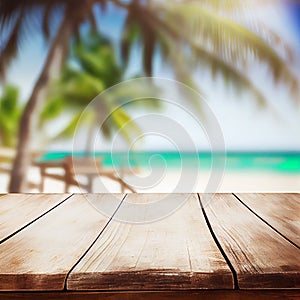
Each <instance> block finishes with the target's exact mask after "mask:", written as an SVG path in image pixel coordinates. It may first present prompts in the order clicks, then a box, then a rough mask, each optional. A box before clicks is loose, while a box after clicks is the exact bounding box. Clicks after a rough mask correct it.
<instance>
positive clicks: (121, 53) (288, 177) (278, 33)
mask: <svg viewBox="0 0 300 300" xmlns="http://www.w3.org/2000/svg"><path fill="white" fill-rule="evenodd" d="M16 2H18V1H16ZM19 2H22V1H19ZM29 2H30V3H31V5H28V7H26V5H24V8H22V7H21V8H20V7H18V6H17V5H15V7H13V5H12V6H10V5H9V4H8V3H9V1H3V2H1V3H2V4H1V5H2V7H1V6H0V68H1V75H3V76H2V81H1V86H0V103H1V106H0V117H1V118H0V143H1V144H0V193H6V192H8V191H9V190H10V191H13V192H39V191H40V190H39V189H38V186H39V182H40V180H41V178H40V169H39V168H38V167H37V165H38V164H39V163H45V162H47V163H51V162H52V161H63V159H64V158H65V157H67V156H72V155H75V156H78V157H80V156H84V155H85V153H84V148H85V147H86V144H88V143H89V130H90V129H89V128H90V123H89V122H87V124H86V126H83V127H82V128H79V129H78V126H77V125H78V122H79V120H80V116H82V112H83V111H84V109H85V108H86V107H87V106H88V105H89V103H90V101H92V100H93V99H94V97H95V96H97V95H98V94H99V93H101V92H103V91H104V90H105V89H107V88H109V87H111V86H113V85H114V84H117V83H119V82H121V81H124V80H128V79H133V78H139V77H143V76H154V77H161V78H168V79H172V80H178V81H180V82H183V83H184V84H186V85H188V86H189V87H191V88H193V89H195V90H197V91H198V92H199V93H200V94H201V95H203V98H204V99H205V101H206V102H207V104H208V105H209V107H210V109H211V111H212V112H213V114H214V115H215V117H216V119H217V121H218V123H219V125H220V128H221V130H222V134H223V137H224V145H225V149H226V152H224V153H217V154H219V155H223V156H224V157H225V158H226V166H225V169H224V174H223V176H222V181H221V182H220V185H219V186H218V188H217V190H216V191H218V192H299V190H300V134H299V131H300V106H299V104H300V93H299V90H300V89H299V85H300V3H299V2H297V1H293V0H289V1H288V0H286V1H284V0H282V1H275V0H274V1H267V0H266V1H252V4H251V1H238V0H237V1H228V0H227V1H226V0H224V1H222V0H218V1H217V0H213V1H198V2H193V1H183V0H182V1H176V3H175V1H174V2H173V3H172V1H163V0H161V1H158V0H156V1H155V0H153V1H151V0H149V1H142V0H140V1H136V0H132V1H121V0H120V1H109V0H107V1H81V4H80V5H81V6H80V5H79V3H80V2H78V1H75V2H76V3H75V2H74V3H75V4H74V6H73V10H74V11H80V10H82V5H85V6H88V5H90V6H92V10H91V11H92V13H93V14H94V17H93V18H92V20H91V19H89V17H90V15H89V13H86V15H83V16H82V15H81V16H80V17H78V20H79V21H78V24H75V25H74V24H73V27H72V26H71V27H70V28H71V29H69V31H70V32H71V33H70V35H68V40H67V44H68V47H66V51H65V53H64V54H63V55H61V58H60V59H61V62H60V63H57V64H58V65H61V66H60V67H59V68H58V70H59V71H56V72H52V73H53V74H54V75H53V76H52V73H51V72H49V73H47V74H46V75H47V76H45V77H43V78H42V80H41V77H40V76H41V74H42V73H43V70H45V62H47V61H48V60H49V53H51V49H53V44H54V41H55V38H56V37H57V32H58V31H59V29H60V28H61V27H60V26H61V23H63V20H64V10H63V6H64V5H61V3H60V1H54V2H53V3H54V4H55V5H56V6H55V5H54V4H53V7H52V6H51V4H49V3H50V2H51V1H50V2H49V1H45V7H46V8H45V7H44V6H43V5H42V4H37V1H28V3H29ZM41 2H43V1H41ZM248 2H249V3H250V4H249V3H248ZM5 5H6V6H5ZM47 5H49V7H51V9H52V8H53V10H51V13H50V14H49V15H47V16H46V17H45V15H46V13H45V11H46V9H47ZM60 5H61V6H62V8H61V7H60ZM76 5H78V7H77V6H76ZM193 5H194V6H193ZM35 6H36V7H35ZM176 6H178V8H177V10H176ZM195 7H197V8H198V7H199V10H197V9H195ZM22 9H25V11H24V12H23V13H22ZM64 9H65V11H67V8H64ZM139 9H140V10H139ZM4 11H7V12H9V13H7V14H4ZM1 12H2V13H1ZM26 12H28V16H27V19H26V20H25V21H24V22H23V21H22V22H21V20H22V19H21V16H22V14H24V15H26ZM141 12H143V13H144V14H145V15H142V14H141ZM30 13H31V14H34V16H35V18H33V20H31V21H30V20H29V19H28V18H30ZM151 13H152V14H153V15H151ZM197 13H198V14H199V16H198V15H197ZM201 14H202V15H201ZM207 14H210V15H207ZM31 16H32V15H31ZM76 16H77V15H76ZM154 16H159V17H160V18H161V20H156V19H155V18H154ZM207 16H208V17H207ZM198 17H199V20H198ZM148 18H149V20H148ZM205 18H207V20H206V19H205ZM44 19H46V21H43V20H44ZM132 20H133V21H132ZM145 20H148V21H145ZM174 20H177V23H178V24H177V26H178V25H179V28H182V29H183V31H182V32H179V28H177V27H176V26H175V25H176V22H174ZM201 20H202V21H201ZM192 21H195V22H194V23H193V24H190V23H191V22H192ZM18 22H19V23H20V24H21V25H20V27H18V28H16V27H17V24H18ZM45 22H48V23H47V24H46V23H45ZM151 22H152V23H153V22H154V23H155V24H156V25H153V26H154V28H155V30H156V31H155V30H154V29H150V28H151V27H150V25H151V24H152V23H151ZM159 22H160V23H159ZM163 22H165V23H164V25H162V27H161V28H166V24H167V25H170V26H169V31H166V32H167V33H169V37H168V34H167V33H166V36H163V37H161V36H159V37H158V36H156V35H155V32H159V31H160V30H161V32H162V30H163V29H161V28H160V27H159V26H158V25H157V24H159V25H161V24H163ZM172 22H173V23H174V24H175V25H173V23H172ZM197 22H198V23H199V24H198V23H197ZM202 22H203V23H202ZM40 24H41V25H40ZM186 24H187V25H186ZM197 24H198V25H197ZM222 24H224V27H222V26H221V25H222ZM236 24H238V25H236ZM129 25H130V26H129ZM64 26H65V27H64V28H66V27H67V26H68V25H66V24H65V25H64ZM76 26H77V27H76ZM155 26H158V27H155ZM184 26H186V27H184ZM197 26H199V28H198V27H197ZM75 27H76V30H75V29H74V28H75ZM91 28H92V30H91ZM184 28H186V30H184ZM189 28H190V30H189V31H187V30H188V29H189ZM194 28H196V30H195V33H194V34H193V35H192V34H190V33H191V32H190V31H191V30H193V29H194ZM14 29H15V33H14ZM226 30H227V31H226ZM17 32H18V34H17ZM47 32H48V36H45V34H46V33H47ZM13 33H14V36H13V37H12V35H13ZM157 34H158V33H157ZM176 34H177V35H176ZM46 35H47V34H46ZM174 36H175V37H174ZM168 38H169V39H168ZM192 38H194V40H192ZM172 39H173V40H172ZM199 39H200V40H201V41H200V42H199V41H198V40H199ZM198 42H199V45H200V46H201V47H200V46H199V45H198ZM61 43H62V42H61ZM168 43H171V44H172V43H173V44H172V45H171V46H169V44H168ZM193 47H194V48H195V49H194V48H193ZM170 49H173V50H170ZM180 49H181V50H180ZM180 51H181V52H180ZM58 60H59V59H58ZM46 65H47V64H46ZM53 65H55V63H53ZM53 68H54V69H55V66H54V67H53ZM49 74H50V75H49ZM4 75H5V76H4ZM52 77H53V78H52ZM45 78H46V79H45ZM43 80H44V81H43ZM45 81H47V84H45ZM48 81H49V82H48ZM43 84H44V85H43ZM38 85H40V86H42V88H41V89H40V90H36V91H37V93H39V98H41V99H39V104H38V105H37V106H36V107H38V108H35V111H34V114H35V118H34V119H35V120H33V121H32V123H30V124H29V123H28V122H29V121H28V116H27V118H25V117H24V112H26V108H27V112H28V110H29V109H28V107H30V104H28V103H33V101H31V100H32V99H33V98H34V93H33V91H34V90H35V89H36V88H37V86H38ZM42 89H43V91H42ZM41 95H42V96H41ZM130 96H131V95H128V97H130ZM137 96H138V95H135V94H134V95H133V96H132V97H137ZM104 103H105V105H107V106H105V105H104V106H103V110H104V111H105V112H106V113H107V111H110V110H111V111H113V110H115V109H116V107H117V106H116V105H117V104H114V105H111V106H110V105H109V104H107V103H108V101H104ZM181 104H182V105H183V106H184V105H185V104H184V101H183V102H182V103H181ZM200 104H201V103H200ZM32 107H33V106H32ZM120 107H121V108H120V109H119V110H116V113H115V115H113V114H110V115H111V116H112V118H111V119H112V120H111V121H110V122H107V124H106V123H105V126H106V127H103V128H101V130H99V128H98V129H97V128H96V129H95V130H99V134H98V135H97V139H98V140H97V144H96V146H95V147H94V148H93V151H94V152H93V155H96V156H97V157H100V158H101V160H102V166H101V167H102V168H103V169H105V170H113V171H114V172H116V174H118V175H120V176H122V178H123V180H125V181H126V182H127V183H128V184H129V185H130V186H132V187H134V188H135V190H136V191H137V192H174V191H176V192H203V191H205V188H206V185H207V183H208V180H209V177H210V176H211V172H212V171H213V170H212V155H211V145H210V141H209V140H208V139H207V136H206V133H205V131H204V130H203V129H202V128H199V124H195V122H194V120H192V119H191V118H190V117H189V116H188V115H187V114H185V113H184V112H183V111H182V110H180V109H178V108H177V109H176V108H174V107H172V105H170V106H168V105H165V106H161V105H159V103H157V102H156V101H155V99H153V100H151V99H149V100H148V102H147V105H140V106H137V107H135V106H133V107H129V108H128V109H126V107H125V108H124V107H122V106H120ZM189 107H190V106H189ZM121 109H122V110H121ZM198 109H199V118H200V119H202V118H203V119H205V112H203V111H201V107H200V108H199V107H197V104H196V105H195V108H194V113H195V114H197V113H198V112H197V110H198ZM107 114H108V113H107ZM151 114H158V115H160V116H162V120H163V118H166V119H167V118H168V119H174V120H176V122H177V123H178V124H180V126H181V127H182V128H183V129H184V130H185V132H186V133H187V134H188V137H189V139H190V140H191V141H192V144H193V147H190V146H189V144H187V143H186V137H183V136H181V133H180V132H179V133H178V135H177V136H176V133H174V132H172V128H169V131H170V135H171V133H172V136H175V138H174V140H175V142H174V140H172V139H168V136H162V135H161V134H157V131H155V129H153V132H152V133H151V134H149V132H151V128H155V126H153V124H151V119H150V120H149V118H146V117H144V116H149V115H151ZM22 116H23V119H22ZM26 122H27V123H26ZM128 122H129V123H130V122H131V123H132V124H133V126H131V129H130V127H129V129H128V130H129V132H125V130H124V132H123V131H122V130H123V129H122V128H123V127H124V126H125V125H126V124H127V123H128ZM203 122H204V121H203ZM24 124H25V125H26V124H27V125H28V124H29V125H30V126H28V127H29V128H30V135H29V137H28V140H30V143H28V144H27V143H26V142H24V141H21V142H20V136H21V134H20V128H25V127H26V126H25V125H24ZM24 126H25V127H24ZM76 126H77V127H76ZM158 126H161V127H164V126H165V123H164V121H162V122H161V124H158ZM130 130H132V131H133V132H134V134H133V138H132V134H131V132H130ZM79 131H80V132H79ZM18 132H19V135H18ZM120 132H121V135H122V136H123V138H120V139H118V142H117V143H116V142H115V141H116V140H115V136H116V134H120ZM145 133H147V134H145ZM76 134H77V135H80V137H82V144H83V149H82V148H78V149H77V148H74V147H73V146H74V145H73V142H74V136H75V135H76ZM24 139H25V138H24ZM137 140H138V141H137ZM22 143H23V144H22ZM22 145H23V146H22ZM22 149H23V150H24V151H23V150H22ZM25 152H26V153H27V154H26V153H25ZM24 153H25V154H24ZM30 153H37V154H36V155H35V156H33V158H32V159H33V162H35V163H36V164H35V165H34V164H32V163H31V162H32V160H31V161H30V163H29V162H28V161H29V156H30ZM26 155H27V163H26V162H25V159H24V160H22V159H20V160H19V161H17V162H16V160H15V158H16V157H21V158H22V157H23V156H24V157H25V156H26ZM18 170H19V171H18ZM20 170H21V171H22V172H21V171H20ZM124 170H129V172H124ZM52 172H54V173H57V174H61V175H62V176H63V173H62V172H63V171H62V169H61V168H57V169H55V168H54V169H53V170H52ZM150 174H151V176H154V177H155V178H156V179H157V180H154V181H153V182H152V183H151V185H150V184H145V185H143V184H141V182H142V180H143V178H145V182H147V180H146V179H147V177H148V176H150ZM11 176H13V177H11ZM18 176H20V177H18ZM191 176H192V177H193V178H195V182H194V183H193V184H192V185H180V184H179V182H180V181H185V180H190V179H189V178H190V177H191ZM195 176H196V177H195ZM11 178H17V179H16V183H15V184H12V183H11V180H10V179H11ZM20 178H22V184H18V182H20ZM24 178H26V180H25V181H26V182H23V179H24ZM100 181H101V183H102V184H100ZM28 183H30V184H28ZM35 184H36V186H35ZM104 187H105V188H104ZM185 188H186V189H188V190H185ZM70 191H71V192H84V190H83V189H80V188H78V187H72V188H71V189H70ZM107 191H109V192H120V185H119V183H118V182H114V181H111V180H110V179H106V178H102V177H101V176H100V177H99V178H96V179H95V180H94V182H93V192H107ZM43 192H50V193H52V192H55V193H58V192H64V182H63V181H57V180H55V179H51V178H46V180H45V185H44V187H43Z"/></svg>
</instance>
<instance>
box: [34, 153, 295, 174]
mask: <svg viewBox="0 0 300 300" xmlns="http://www.w3.org/2000/svg"><path fill="white" fill-rule="evenodd" d="M67 155H72V153H71V152H48V153H46V154H44V155H43V156H42V157H40V158H39V159H38V160H39V161H51V160H60V159H63V158H64V157H65V156H67ZM75 155H76V156H84V155H86V153H80V152H78V153H76V154H75ZM95 156H97V157H102V159H103V166H104V167H105V166H106V167H112V166H115V167H129V166H131V167H149V166H151V167H162V166H166V167H168V168H180V167H181V166H184V167H190V168H193V167H195V166H196V167H198V166H199V165H200V168H203V169H210V168H211V163H212V155H211V153H210V152H199V153H190V152H181V153H179V152H130V153H129V154H127V153H124V152H114V153H110V152H97V153H96V154H95ZM223 156H224V155H223V154H222V155H221V154H217V155H215V156H214V158H221V157H223ZM226 170H237V171H244V170H249V171H250V170H251V171H274V172H285V173H299V174H300V152H228V153H226Z"/></svg>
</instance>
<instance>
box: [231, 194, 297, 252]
mask: <svg viewBox="0 0 300 300" xmlns="http://www.w3.org/2000/svg"><path fill="white" fill-rule="evenodd" d="M233 196H234V197H235V198H236V199H237V200H238V201H239V202H241V203H242V204H243V205H244V206H245V207H246V208H247V209H249V210H250V211H251V212H252V213H253V214H254V215H255V216H256V217H257V218H259V219H260V220H261V221H262V222H264V223H265V224H266V225H267V226H269V227H270V228H271V229H273V230H274V231H275V232H276V233H277V234H279V235H280V236H281V237H282V238H284V239H285V240H287V241H288V242H290V243H291V244H292V245H293V246H295V247H296V248H298V249H300V246H299V245H298V244H296V243H294V242H293V241H292V240H291V239H290V238H288V237H287V236H286V235H284V234H283V233H282V232H280V231H279V230H278V229H276V228H275V227H274V226H273V225H272V224H270V223H269V222H268V221H267V220H265V218H264V217H263V216H260V215H259V214H258V213H257V212H255V210H254V209H252V208H251V207H250V206H248V205H247V204H246V203H245V202H244V201H243V200H242V199H241V198H240V197H239V196H238V195H237V194H235V193H233Z"/></svg>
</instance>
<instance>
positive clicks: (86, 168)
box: [64, 156, 136, 193]
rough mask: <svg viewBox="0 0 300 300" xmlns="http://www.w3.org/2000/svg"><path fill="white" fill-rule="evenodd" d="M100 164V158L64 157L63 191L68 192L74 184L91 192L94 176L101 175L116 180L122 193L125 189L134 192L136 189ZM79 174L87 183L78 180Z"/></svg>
mask: <svg viewBox="0 0 300 300" xmlns="http://www.w3.org/2000/svg"><path fill="white" fill-rule="evenodd" d="M101 165H102V159H100V158H96V159H95V158H91V157H72V156H67V157H65V159H64V168H65V184H66V186H65V191H66V192H68V190H69V188H70V186H71V185H76V186H79V187H82V188H84V189H85V190H86V191H87V192H92V191H93V180H94V178H95V177H99V176H101V177H107V178H109V179H111V180H113V181H116V182H118V183H119V184H120V185H121V191H122V193H124V192H125V190H129V191H131V192H132V193H136V191H135V190H134V189H133V188H132V187H131V186H130V185H128V184H127V183H126V182H125V181H124V180H123V179H122V178H121V177H119V176H118V175H117V174H116V172H115V171H110V170H104V169H103V168H102V167H101ZM80 176H85V177H86V178H87V183H83V182H79V181H78V179H77V178H78V177H80Z"/></svg>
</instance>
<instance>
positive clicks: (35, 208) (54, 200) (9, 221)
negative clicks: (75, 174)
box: [0, 194, 70, 243]
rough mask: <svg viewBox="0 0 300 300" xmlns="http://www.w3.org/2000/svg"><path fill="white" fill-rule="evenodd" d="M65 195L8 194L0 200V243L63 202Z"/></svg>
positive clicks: (66, 196)
mask: <svg viewBox="0 0 300 300" xmlns="http://www.w3.org/2000/svg"><path fill="white" fill-rule="evenodd" d="M69 196H70V195H67V194H43V195H41V194H26V195H19V194H9V195H5V196H2V197H1V198H0V243H1V242H2V241H3V240H4V239H5V238H7V237H8V236H10V235H11V234H13V233H14V232H16V231H18V230H20V229H21V228H22V227H24V226H26V225H28V224H29V223H30V222H32V221H33V220H35V219H36V218H38V217H40V216H41V215H43V214H44V213H46V212H47V211H49V210H51V209H53V207H55V206H56V205H58V204H59V203H61V202H63V201H64V200H65V199H67V198H68V197H69Z"/></svg>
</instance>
